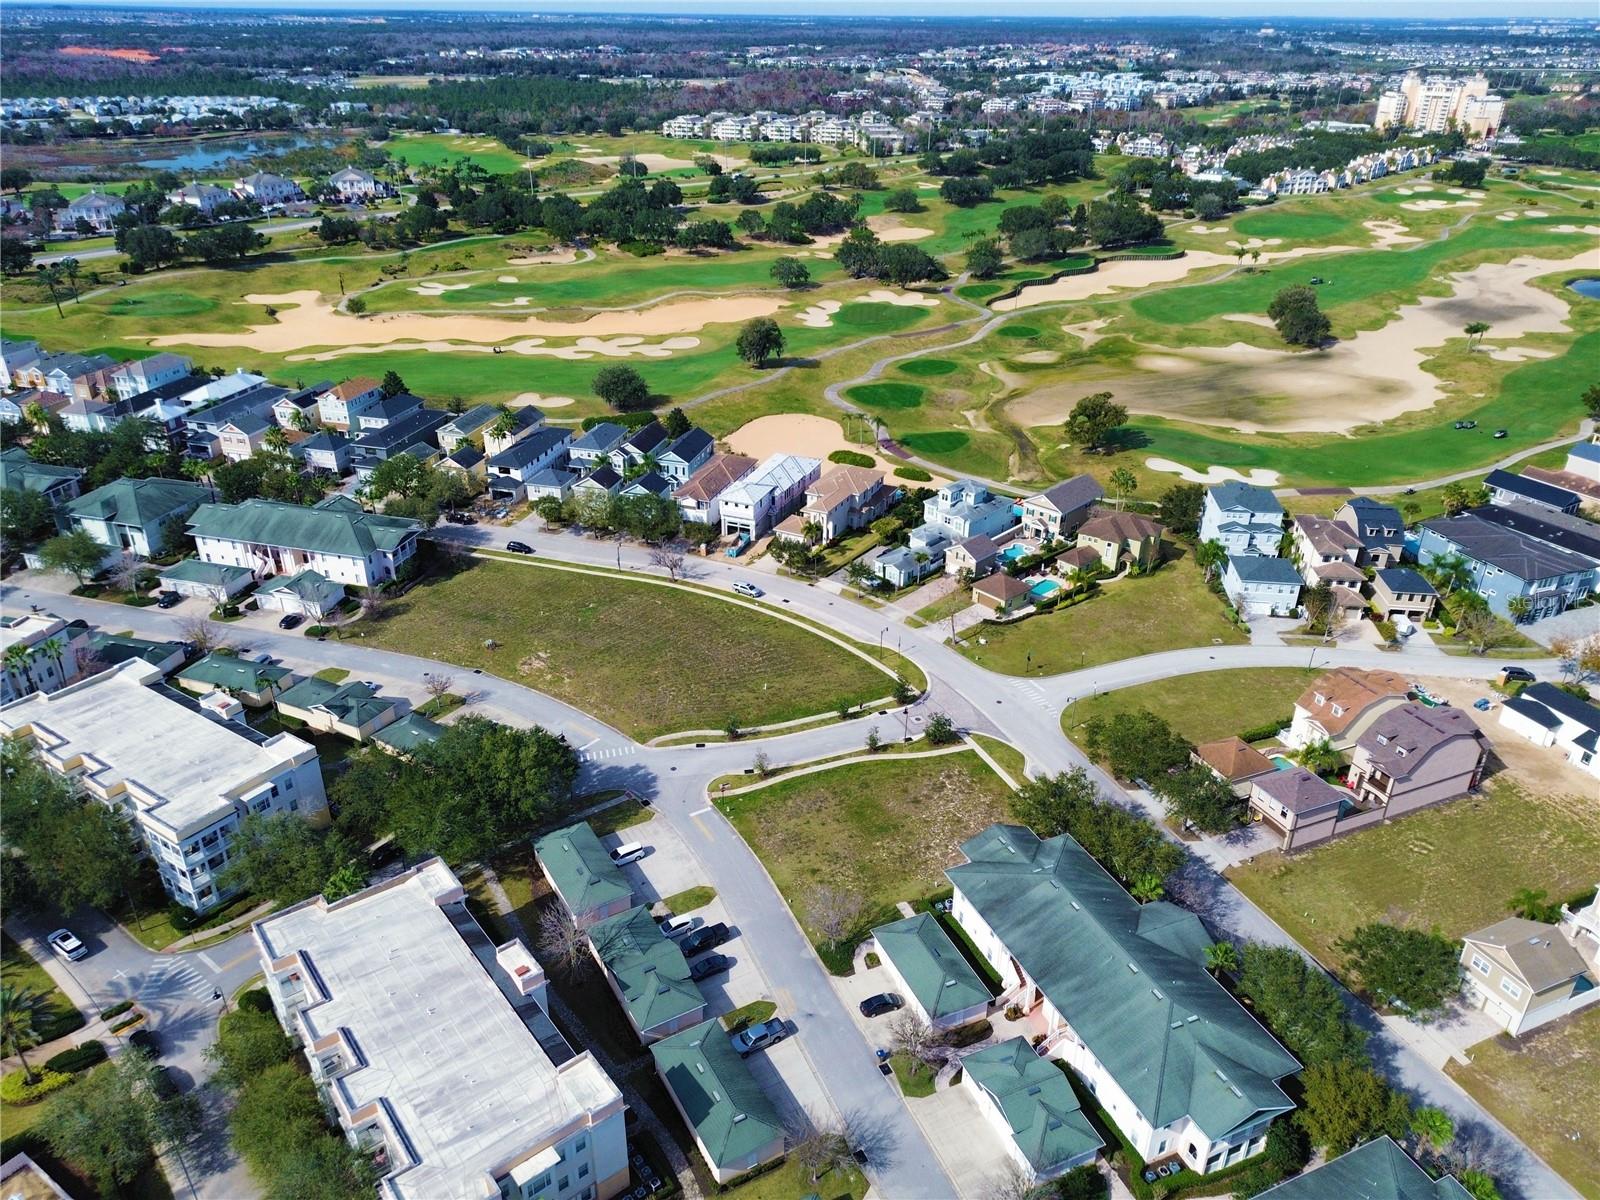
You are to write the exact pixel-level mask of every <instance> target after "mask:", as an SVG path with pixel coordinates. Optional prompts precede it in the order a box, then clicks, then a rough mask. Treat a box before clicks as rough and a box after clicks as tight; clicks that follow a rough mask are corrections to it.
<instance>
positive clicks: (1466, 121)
mask: <svg viewBox="0 0 1600 1200" xmlns="http://www.w3.org/2000/svg"><path fill="white" fill-rule="evenodd" d="M1504 116H1505V101H1504V100H1503V99H1501V98H1500V97H1499V96H1495V95H1491V94H1490V92H1489V81H1488V80H1487V79H1485V78H1484V77H1483V76H1482V75H1474V76H1473V77H1472V78H1470V79H1455V78H1451V77H1449V76H1445V75H1429V76H1427V77H1424V76H1423V75H1422V74H1421V73H1420V72H1418V71H1409V72H1407V73H1406V76H1405V78H1404V79H1402V80H1401V81H1400V87H1399V88H1398V89H1396V90H1394V91H1388V92H1385V93H1383V95H1382V96H1380V97H1379V98H1378V114H1377V118H1376V120H1375V121H1374V122H1373V123H1374V124H1375V125H1376V126H1377V128H1379V129H1386V128H1388V127H1389V126H1391V125H1404V126H1406V127H1407V128H1408V129H1417V130H1421V131H1422V132H1424V133H1443V132H1445V130H1447V129H1449V128H1450V127H1451V125H1452V124H1454V125H1455V126H1456V127H1457V128H1459V129H1461V130H1462V132H1464V133H1470V134H1473V135H1475V136H1482V135H1483V134H1486V133H1489V132H1491V131H1492V130H1494V129H1497V128H1499V126H1500V122H1501V120H1502V119H1503V118H1504Z"/></svg>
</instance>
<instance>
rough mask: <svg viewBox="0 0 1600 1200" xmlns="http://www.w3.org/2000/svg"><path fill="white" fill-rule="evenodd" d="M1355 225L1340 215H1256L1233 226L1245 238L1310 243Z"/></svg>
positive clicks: (1271, 213) (1274, 213)
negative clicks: (1295, 240)
mask: <svg viewBox="0 0 1600 1200" xmlns="http://www.w3.org/2000/svg"><path fill="white" fill-rule="evenodd" d="M1352 224H1353V223H1352V222H1351V221H1350V220H1349V219H1347V218H1345V217H1341V216H1339V215H1338V214H1337V213H1324V212H1257V213H1246V214H1245V215H1244V216H1242V217H1240V218H1239V219H1238V220H1237V221H1235V222H1234V223H1233V227H1234V229H1235V230H1236V231H1237V232H1239V233H1241V234H1243V235H1244V236H1246V237H1259V238H1269V237H1277V238H1290V239H1298V240H1308V239H1311V238H1324V237H1330V236H1332V235H1333V234H1336V233H1342V232H1343V231H1344V230H1346V229H1349V228H1351V226H1352Z"/></svg>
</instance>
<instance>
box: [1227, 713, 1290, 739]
mask: <svg viewBox="0 0 1600 1200" xmlns="http://www.w3.org/2000/svg"><path fill="white" fill-rule="evenodd" d="M1293 723H1294V717H1293V716H1288V717H1284V718H1282V719H1281V720H1277V721H1268V722H1267V723H1266V724H1265V725H1257V726H1256V727H1255V728H1254V729H1246V730H1245V731H1244V732H1243V733H1241V734H1240V735H1239V740H1240V741H1243V742H1262V741H1265V740H1266V739H1267V738H1270V737H1277V736H1278V735H1279V734H1280V733H1282V732H1283V731H1284V730H1285V729H1287V728H1289V726H1290V725H1292V724H1293Z"/></svg>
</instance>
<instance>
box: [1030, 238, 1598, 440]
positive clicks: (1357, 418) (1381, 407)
mask: <svg viewBox="0 0 1600 1200" xmlns="http://www.w3.org/2000/svg"><path fill="white" fill-rule="evenodd" d="M1592 258H1593V255H1592V253H1587V254H1580V255H1578V256H1576V257H1575V258H1572V259H1569V260H1566V261H1561V260H1558V259H1543V258H1518V259H1514V260H1512V261H1511V262H1509V263H1503V264H1484V265H1483V266H1479V267H1477V268H1475V269H1473V270H1471V271H1466V272H1462V273H1459V274H1456V275H1453V276H1451V277H1450V280H1449V282H1450V284H1451V285H1452V289H1453V290H1452V293H1451V294H1450V295H1449V296H1443V297H1440V296H1428V297H1424V298H1423V299H1422V300H1421V301H1420V302H1419V303H1417V304H1411V305H1407V306H1405V307H1403V308H1401V309H1400V310H1399V312H1398V313H1397V314H1396V315H1395V316H1394V318H1393V319H1392V320H1390V321H1389V322H1388V324H1386V325H1385V326H1384V327H1383V328H1382V329H1377V330H1372V331H1369V332H1365V333H1360V334H1357V335H1356V336H1355V337H1353V338H1351V339H1349V340H1348V341H1343V342H1337V343H1335V344H1334V345H1333V346H1331V347H1330V348H1328V349H1327V350H1320V351H1316V352H1312V353H1305V352H1298V353H1297V352H1291V351H1288V350H1279V349H1271V348H1264V347H1258V346H1249V345H1245V344H1242V343H1237V344H1234V345H1231V346H1224V347H1188V348H1184V349H1182V350H1167V349H1165V348H1159V347H1152V348H1151V350H1150V351H1149V352H1148V353H1145V354H1143V355H1141V356H1140V357H1139V358H1138V359H1137V360H1136V364H1135V365H1136V366H1138V367H1139V368H1140V372H1139V373H1135V374H1131V375H1120V376H1117V377H1116V378H1115V379H1109V380H1108V379H1106V378H1104V377H1101V378H1097V379H1095V380H1093V381H1085V380H1077V381H1074V382H1072V383H1070V384H1065V383H1062V384H1051V385H1047V386H1045V387H1042V388H1035V389H1033V390H1031V391H1028V392H1027V393H1026V394H1025V395H1023V396H1021V397H1019V398H1018V399H1016V400H1014V401H1012V402H1011V403H1010V404H1009V405H1008V406H1007V407H1008V413H1009V415H1010V416H1011V418H1012V419H1013V420H1014V421H1016V422H1017V423H1018V424H1019V425H1023V426H1040V425H1055V424H1059V423H1060V422H1061V421H1063V420H1065V418H1066V416H1067V413H1068V412H1069V411H1071V408H1072V405H1073V404H1074V403H1076V401H1077V400H1079V399H1080V398H1081V397H1082V396H1083V395H1085V394H1086V393H1087V392H1090V391H1095V390H1098V387H1101V386H1105V387H1109V389H1110V390H1113V391H1115V393H1116V397H1117V402H1118V403H1119V404H1124V405H1126V406H1127V407H1128V409H1129V411H1130V412H1138V413H1150V414H1155V415H1158V416H1164V417H1169V418H1172V419H1175V420H1182V421H1190V422H1193V423H1195V424H1200V425H1217V426H1222V427H1225V428H1230V429H1235V430H1238V431H1239V432H1241V433H1262V432H1281V433H1348V432H1350V431H1351V430H1354V429H1357V428H1359V427H1361V426H1363V425H1368V424H1372V423H1376V422H1382V421H1388V420H1392V419H1394V418H1395V417H1398V416H1401V415H1402V414H1405V413H1408V412H1416V411H1419V410H1423V409H1427V408H1430V407H1432V406H1433V405H1434V404H1436V403H1437V402H1438V401H1439V400H1441V399H1442V398H1443V396H1444V392H1443V390H1442V388H1441V387H1440V384H1439V380H1438V379H1437V378H1436V377H1435V376H1433V375H1431V374H1429V373H1428V372H1427V370H1425V367H1426V365H1427V363H1428V361H1429V358H1430V357H1431V355H1430V354H1429V353H1427V352H1426V349H1427V348H1430V347H1438V346H1443V345H1444V344H1445V343H1446V342H1449V341H1452V340H1456V339H1460V338H1461V337H1462V336H1463V335H1462V333H1461V330H1462V327H1463V326H1465V325H1467V324H1468V323H1470V322H1472V321H1477V320H1483V321H1488V322H1489V323H1490V324H1491V325H1492V326H1493V331H1492V334H1491V336H1492V337H1493V338H1494V339H1495V341H1496V342H1503V341H1505V340H1508V339H1515V338H1520V337H1523V336H1525V335H1527V334H1532V333H1558V332H1562V331H1565V330H1566V328H1567V325H1566V319H1567V316H1568V305H1567V302H1566V300H1564V299H1563V298H1562V297H1561V296H1559V295H1554V294H1551V293H1549V292H1544V291H1541V290H1540V289H1538V288H1535V287H1532V286H1530V283H1529V281H1530V280H1532V279H1535V278H1538V277H1540V276H1544V275H1552V274H1558V273H1562V272H1566V271H1578V270H1583V269H1585V268H1586V267H1588V265H1589V264H1590V263H1591V261H1592ZM1508 349H1513V348H1507V347H1501V346H1497V347H1495V349H1494V351H1491V350H1488V349H1486V350H1485V353H1494V352H1496V351H1499V352H1505V351H1506V350H1508ZM1514 349H1524V348H1520V347H1519V348H1514ZM1537 356H1538V351H1537V350H1536V353H1535V354H1534V355H1530V356H1529V357H1537Z"/></svg>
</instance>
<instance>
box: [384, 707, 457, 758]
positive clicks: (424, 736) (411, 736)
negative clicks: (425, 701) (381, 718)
mask: <svg viewBox="0 0 1600 1200" xmlns="http://www.w3.org/2000/svg"><path fill="white" fill-rule="evenodd" d="M444 729H445V727H444V726H443V725H441V724H439V723H438V722H437V721H430V720H429V719H428V718H427V717H425V716H423V715H422V714H421V713H419V712H408V713H407V714H406V715H405V716H403V717H401V718H400V719H399V720H398V721H391V722H390V723H389V724H387V725H385V726H384V727H383V728H382V729H380V730H378V731H377V732H375V733H374V734H373V735H372V740H373V742H374V744H376V745H377V746H378V748H379V749H381V750H383V751H385V752H386V753H388V754H394V755H398V756H399V757H401V758H407V757H409V756H410V755H411V754H413V753H414V752H415V751H416V750H417V748H418V747H420V746H431V745H432V744H433V743H434V742H436V741H438V740H439V737H440V735H441V734H443V733H444Z"/></svg>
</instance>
